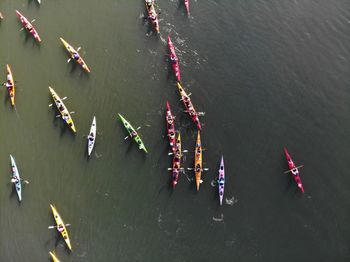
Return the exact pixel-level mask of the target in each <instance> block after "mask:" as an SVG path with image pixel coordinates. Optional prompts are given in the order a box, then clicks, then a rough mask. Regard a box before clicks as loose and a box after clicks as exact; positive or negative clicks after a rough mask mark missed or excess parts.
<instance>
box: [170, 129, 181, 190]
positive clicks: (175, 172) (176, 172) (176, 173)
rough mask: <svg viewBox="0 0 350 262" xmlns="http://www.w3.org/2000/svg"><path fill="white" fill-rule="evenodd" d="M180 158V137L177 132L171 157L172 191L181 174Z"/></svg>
mask: <svg viewBox="0 0 350 262" xmlns="http://www.w3.org/2000/svg"><path fill="white" fill-rule="evenodd" d="M181 157H182V151H181V135H180V132H178V134H177V139H176V150H175V152H174V157H173V168H172V175H171V180H172V185H173V189H175V187H176V185H177V182H178V181H179V177H180V172H181Z"/></svg>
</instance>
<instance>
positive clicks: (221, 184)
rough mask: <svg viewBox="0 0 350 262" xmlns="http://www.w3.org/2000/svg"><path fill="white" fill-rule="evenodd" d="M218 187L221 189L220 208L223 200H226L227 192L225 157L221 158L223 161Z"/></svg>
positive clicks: (221, 162)
mask: <svg viewBox="0 0 350 262" xmlns="http://www.w3.org/2000/svg"><path fill="white" fill-rule="evenodd" d="M218 187H219V198H220V206H222V199H223V198H224V190H225V166H224V156H221V161H220V167H219V176H218Z"/></svg>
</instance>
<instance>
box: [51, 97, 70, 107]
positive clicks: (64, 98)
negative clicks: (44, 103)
mask: <svg viewBox="0 0 350 262" xmlns="http://www.w3.org/2000/svg"><path fill="white" fill-rule="evenodd" d="M66 99H67V97H66V96H65V97H63V98H62V99H61V101H63V100H66ZM52 105H53V103H52V104H49V107H52Z"/></svg>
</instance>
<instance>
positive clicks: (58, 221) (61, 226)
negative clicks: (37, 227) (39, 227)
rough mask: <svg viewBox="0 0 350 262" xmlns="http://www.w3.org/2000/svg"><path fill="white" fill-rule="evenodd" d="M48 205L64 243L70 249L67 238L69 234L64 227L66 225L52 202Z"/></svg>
mask: <svg viewBox="0 0 350 262" xmlns="http://www.w3.org/2000/svg"><path fill="white" fill-rule="evenodd" d="M50 207H51V209H52V214H53V217H54V218H55V221H56V225H57V230H58V232H60V233H61V234H62V237H63V239H64V241H66V244H67V246H68V248H69V250H72V246H71V244H70V240H69V236H68V231H67V229H66V225H65V224H64V222H63V220H62V218H61V216H60V215H59V214H58V212H57V210H56V208H55V207H54V206H53V205H52V204H50Z"/></svg>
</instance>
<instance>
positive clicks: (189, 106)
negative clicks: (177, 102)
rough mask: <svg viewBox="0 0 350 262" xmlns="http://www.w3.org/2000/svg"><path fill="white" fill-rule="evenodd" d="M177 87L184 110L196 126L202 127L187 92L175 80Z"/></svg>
mask: <svg viewBox="0 0 350 262" xmlns="http://www.w3.org/2000/svg"><path fill="white" fill-rule="evenodd" d="M177 87H178V89H179V92H180V96H181V100H182V102H183V103H184V105H185V107H186V112H187V113H188V114H189V115H190V117H191V118H192V120H193V122H194V123H195V124H196V125H197V128H198V129H199V130H200V129H201V128H202V126H201V122H200V121H199V117H198V113H197V112H196V110H195V109H194V107H193V104H192V101H191V98H190V97H189V96H188V95H187V93H186V92H185V90H184V89H183V88H182V86H181V85H180V83H179V82H177Z"/></svg>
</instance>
